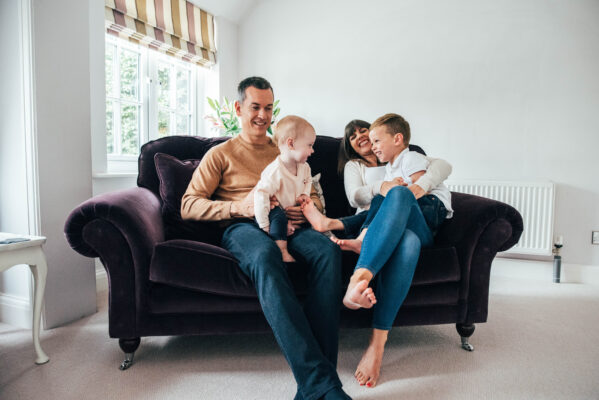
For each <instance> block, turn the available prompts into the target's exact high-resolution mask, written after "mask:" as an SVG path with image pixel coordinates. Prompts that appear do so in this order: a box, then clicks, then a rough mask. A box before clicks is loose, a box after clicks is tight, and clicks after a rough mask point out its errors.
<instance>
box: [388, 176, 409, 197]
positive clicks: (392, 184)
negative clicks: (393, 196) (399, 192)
mask: <svg viewBox="0 0 599 400" xmlns="http://www.w3.org/2000/svg"><path fill="white" fill-rule="evenodd" d="M395 186H408V184H407V183H405V182H404V181H403V179H402V178H393V180H390V181H385V182H383V184H382V185H381V195H382V196H386V195H387V193H389V190H391V189H393V188H394V187H395Z"/></svg>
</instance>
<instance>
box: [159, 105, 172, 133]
mask: <svg viewBox="0 0 599 400" xmlns="http://www.w3.org/2000/svg"><path fill="white" fill-rule="evenodd" d="M170 122H171V113H170V112H168V111H164V110H160V111H158V136H160V137H163V136H167V135H169V134H170V126H169V125H170Z"/></svg>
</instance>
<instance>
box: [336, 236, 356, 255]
mask: <svg viewBox="0 0 599 400" xmlns="http://www.w3.org/2000/svg"><path fill="white" fill-rule="evenodd" d="M331 240H332V241H333V242H335V243H337V244H338V245H339V247H341V250H347V251H353V252H354V253H357V254H360V251H361V250H362V241H361V240H359V239H338V238H335V239H333V238H331Z"/></svg>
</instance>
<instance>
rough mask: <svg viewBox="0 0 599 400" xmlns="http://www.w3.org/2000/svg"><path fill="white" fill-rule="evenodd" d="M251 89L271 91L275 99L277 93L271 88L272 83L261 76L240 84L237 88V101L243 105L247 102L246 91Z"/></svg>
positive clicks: (252, 77) (247, 79)
mask: <svg viewBox="0 0 599 400" xmlns="http://www.w3.org/2000/svg"><path fill="white" fill-rule="evenodd" d="M249 87H255V88H256V89H260V90H266V89H270V91H271V92H272V96H273V98H274V96H275V91H274V90H273V89H272V86H270V82H268V81H267V80H266V79H264V78H261V77H259V76H250V77H249V78H245V79H244V80H242V81H241V82H239V86H237V100H238V101H239V102H240V103H243V101H244V100H245V90H246V89H247V88H249Z"/></svg>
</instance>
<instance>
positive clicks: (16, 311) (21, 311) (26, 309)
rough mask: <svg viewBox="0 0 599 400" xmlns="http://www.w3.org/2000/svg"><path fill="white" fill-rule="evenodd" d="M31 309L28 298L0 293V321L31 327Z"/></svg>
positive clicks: (24, 327)
mask: <svg viewBox="0 0 599 400" xmlns="http://www.w3.org/2000/svg"><path fill="white" fill-rule="evenodd" d="M32 319H33V311H32V309H31V304H30V303H29V299H27V298H25V297H20V296H13V295H10V294H6V293H0V321H2V322H3V323H5V324H9V325H13V326H17V327H19V328H23V329H31V327H32V324H33V321H32Z"/></svg>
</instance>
